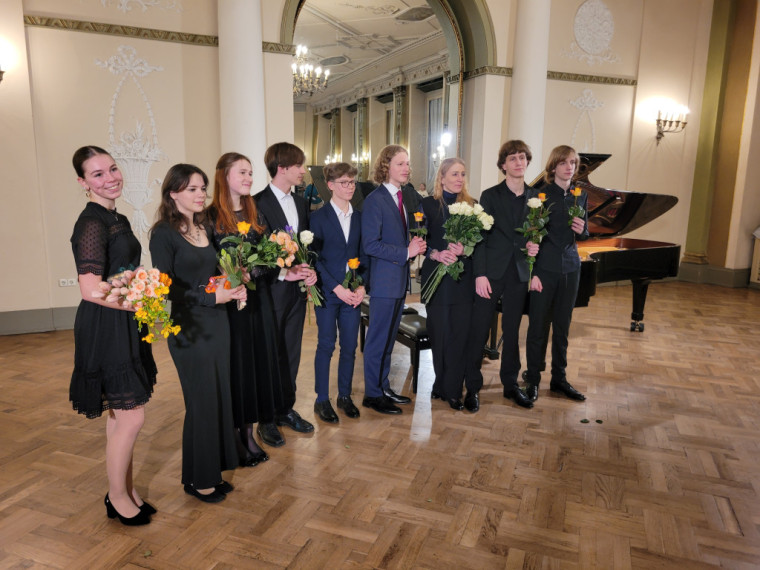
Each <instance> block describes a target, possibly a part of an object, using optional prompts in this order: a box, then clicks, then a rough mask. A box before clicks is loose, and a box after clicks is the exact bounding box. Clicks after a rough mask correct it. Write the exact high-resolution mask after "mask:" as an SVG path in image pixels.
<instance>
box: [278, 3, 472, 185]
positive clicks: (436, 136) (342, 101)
mask: <svg viewBox="0 0 760 570" xmlns="http://www.w3.org/2000/svg"><path fill="white" fill-rule="evenodd" d="M293 44H295V45H303V46H306V47H307V49H308V51H307V52H306V55H305V56H304V55H303V54H301V56H302V57H301V61H299V62H298V65H297V69H298V70H299V71H300V65H301V64H307V65H308V64H310V65H312V66H313V71H312V78H311V85H309V83H310V82H309V81H306V80H305V81H304V85H303V92H300V93H298V92H296V93H294V102H295V113H296V121H295V123H296V141H297V143H300V144H302V145H303V147H304V149H305V150H306V153H307V157H308V158H309V160H310V163H312V164H313V165H322V164H324V163H325V162H326V161H327V160H333V159H336V158H339V159H342V160H344V161H346V162H354V163H355V164H356V165H357V167H358V168H359V179H360V180H362V181H364V180H367V179H368V178H369V177H371V165H372V161H373V160H374V158H375V155H376V153H377V152H378V151H379V150H380V149H381V148H382V147H383V146H385V145H386V144H391V143H395V144H401V145H403V146H406V147H407V148H408V149H409V153H410V158H411V160H412V169H413V174H412V177H411V182H412V183H413V184H414V186H415V188H417V189H418V190H420V189H421V188H420V187H421V185H422V184H425V185H426V186H428V187H429V186H430V184H431V182H432V180H433V178H434V176H435V171H436V168H437V164H438V163H439V162H440V159H441V157H442V156H455V155H457V153H458V143H459V140H460V125H459V122H460V120H461V109H462V100H461V98H462V94H461V89H460V87H461V82H460V81H459V70H460V67H461V63H460V62H461V46H460V41H459V39H458V34H457V33H455V32H454V27H453V24H452V18H451V16H450V15H449V14H448V13H447V11H446V9H445V8H444V6H443V4H442V3H441V2H439V1H436V0H430V1H426V0H388V1H387V2H383V3H369V2H360V1H358V0H345V1H335V0H305V1H302V2H300V3H299V6H298V13H297V17H296V23H295V28H294V32H293ZM318 67H319V68H321V69H320V70H319V71H320V74H319V79H316V71H317V68H318ZM325 70H329V72H330V74H329V77H328V79H327V85H326V87H324V88H323V89H322V88H321V87H322V83H324V73H325ZM314 82H317V83H318V84H317V85H316V88H315V86H314V85H313V83H314ZM442 142H443V143H447V144H442Z"/></svg>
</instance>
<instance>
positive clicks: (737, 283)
mask: <svg viewBox="0 0 760 570" xmlns="http://www.w3.org/2000/svg"><path fill="white" fill-rule="evenodd" d="M749 276H750V268H749V267H746V268H744V269H728V268H727V267H715V266H713V265H699V264H696V263H681V266H680V267H679V270H678V279H679V280H681V281H688V282H689V283H706V284H708V285H720V286H721V287H733V288H743V287H747V285H748V284H749Z"/></svg>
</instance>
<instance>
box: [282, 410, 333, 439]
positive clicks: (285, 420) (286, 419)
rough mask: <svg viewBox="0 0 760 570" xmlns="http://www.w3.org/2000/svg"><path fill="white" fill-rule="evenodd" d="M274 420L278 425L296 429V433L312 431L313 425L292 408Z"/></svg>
mask: <svg viewBox="0 0 760 570" xmlns="http://www.w3.org/2000/svg"><path fill="white" fill-rule="evenodd" d="M333 413H335V412H333ZM274 421H275V423H276V424H277V425H278V426H288V427H289V428H290V429H292V430H293V431H297V432H298V433H309V432H312V431H314V426H313V425H312V424H311V423H309V422H307V421H306V420H305V419H303V418H302V417H301V416H299V415H298V412H296V411H295V410H294V409H292V408H291V409H290V410H288V413H287V414H285V415H284V416H277V417H276V418H275V420H274Z"/></svg>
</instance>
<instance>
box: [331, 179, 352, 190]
mask: <svg viewBox="0 0 760 570" xmlns="http://www.w3.org/2000/svg"><path fill="white" fill-rule="evenodd" d="M333 184H339V185H340V187H341V188H343V189H344V190H345V189H346V188H354V187H356V180H333Z"/></svg>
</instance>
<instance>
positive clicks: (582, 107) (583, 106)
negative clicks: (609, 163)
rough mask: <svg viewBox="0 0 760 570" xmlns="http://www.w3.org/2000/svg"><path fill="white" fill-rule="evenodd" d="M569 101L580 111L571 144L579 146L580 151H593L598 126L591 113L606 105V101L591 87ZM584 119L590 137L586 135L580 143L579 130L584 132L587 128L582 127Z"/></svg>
mask: <svg viewBox="0 0 760 570" xmlns="http://www.w3.org/2000/svg"><path fill="white" fill-rule="evenodd" d="M568 103H570V105H572V106H573V107H575V108H576V109H578V111H579V113H578V119H577V120H576V121H575V127H574V128H573V136H572V138H571V139H570V144H571V146H573V147H575V148H577V149H578V151H579V152H593V151H594V150H595V149H596V128H595V126H594V117H593V116H592V115H591V113H593V112H594V111H596V110H597V109H601V108H602V107H604V101H599V100H597V99H596V97H594V93H593V92H592V91H591V89H584V90H583V93H582V94H581V95H580V97H578V98H577V99H570V100H569V101H568ZM584 119H586V122H587V124H588V138H586V137H584V140H583V141H582V144H579V143H577V142H576V138H577V137H578V133H579V132H580V133H582V132H583V130H585V129H582V127H583V123H584ZM589 139H590V140H589ZM589 143H590V144H589Z"/></svg>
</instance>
